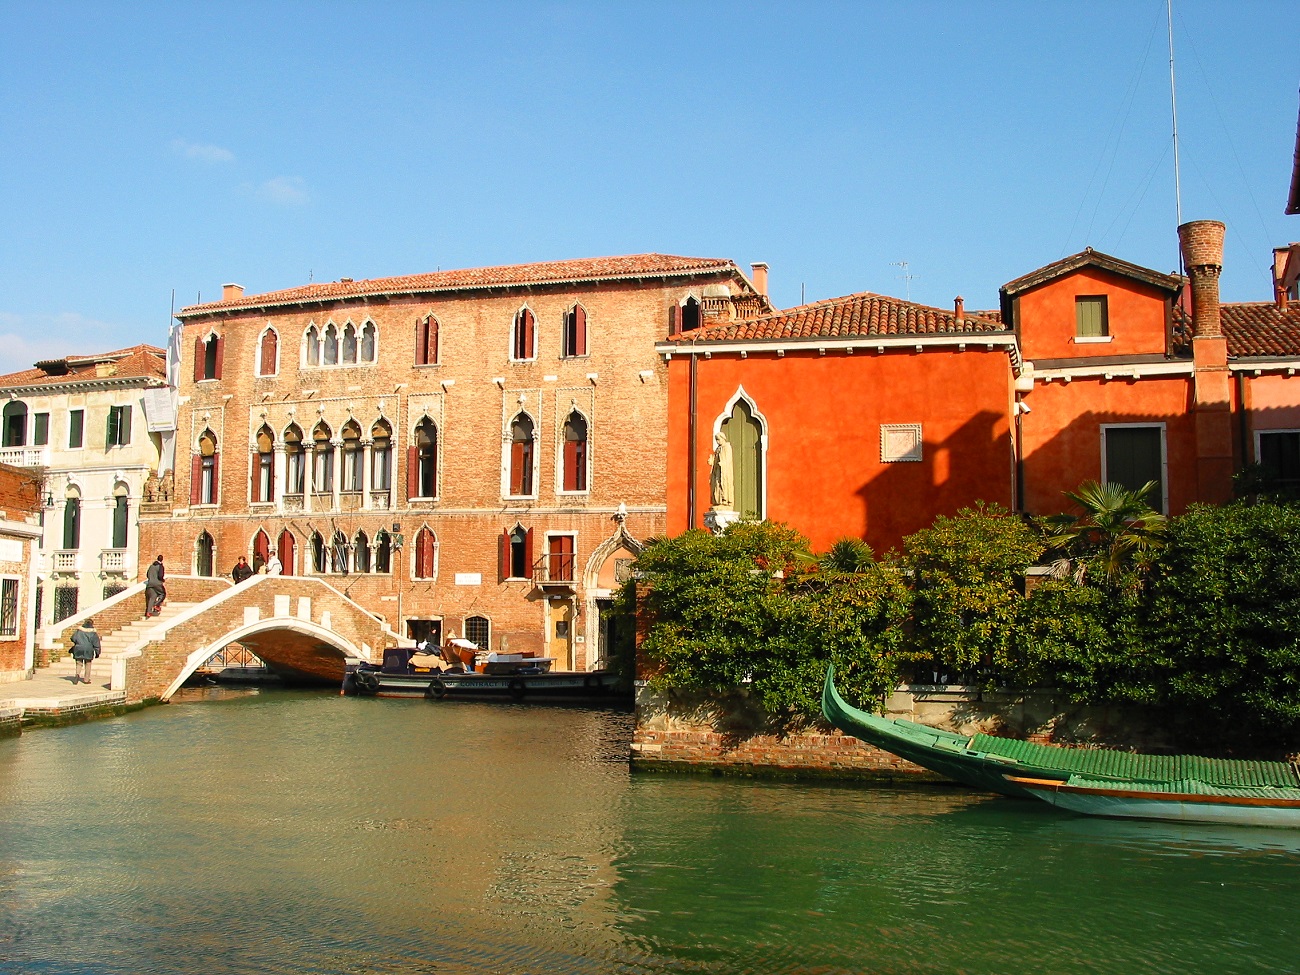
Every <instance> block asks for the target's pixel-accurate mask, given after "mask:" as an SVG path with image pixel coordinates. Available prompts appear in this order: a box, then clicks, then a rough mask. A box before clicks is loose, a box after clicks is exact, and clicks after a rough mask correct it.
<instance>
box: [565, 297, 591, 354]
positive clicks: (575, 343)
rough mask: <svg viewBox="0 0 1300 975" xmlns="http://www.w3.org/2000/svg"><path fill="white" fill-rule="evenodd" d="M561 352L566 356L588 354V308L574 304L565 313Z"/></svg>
mask: <svg viewBox="0 0 1300 975" xmlns="http://www.w3.org/2000/svg"><path fill="white" fill-rule="evenodd" d="M560 354H561V355H562V356H565V357H572V356H581V355H586V354H587V310H586V309H585V308H583V307H582V306H581V305H574V306H573V307H572V308H570V309H569V310H568V311H567V312H565V314H564V342H563V348H562V349H561V350H560Z"/></svg>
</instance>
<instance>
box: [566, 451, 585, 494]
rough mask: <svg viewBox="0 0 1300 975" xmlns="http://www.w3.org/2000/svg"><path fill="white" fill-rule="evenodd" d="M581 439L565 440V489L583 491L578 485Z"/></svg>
mask: <svg viewBox="0 0 1300 975" xmlns="http://www.w3.org/2000/svg"><path fill="white" fill-rule="evenodd" d="M579 443H580V441H577V440H566V441H564V490H566V491H581V490H582V488H581V487H580V486H579V485H578V457H579V450H578V446H579Z"/></svg>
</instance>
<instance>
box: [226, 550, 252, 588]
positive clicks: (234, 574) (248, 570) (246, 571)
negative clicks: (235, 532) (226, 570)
mask: <svg viewBox="0 0 1300 975" xmlns="http://www.w3.org/2000/svg"><path fill="white" fill-rule="evenodd" d="M252 576H253V567H252V566H251V565H249V564H248V559H246V558H244V557H243V556H242V555H241V556H240V557H239V561H238V562H236V563H235V567H234V568H233V569H231V570H230V578H232V579H234V580H235V585H239V584H240V583H241V582H243V581H244V580H245V579H250V578H252Z"/></svg>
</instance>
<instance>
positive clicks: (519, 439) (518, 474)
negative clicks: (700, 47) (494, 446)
mask: <svg viewBox="0 0 1300 975" xmlns="http://www.w3.org/2000/svg"><path fill="white" fill-rule="evenodd" d="M510 493H511V495H513V496H515V497H526V496H530V495H532V493H533V420H532V417H530V416H529V415H528V414H527V413H520V414H519V415H518V416H516V417H515V418H514V419H513V420H512V421H510Z"/></svg>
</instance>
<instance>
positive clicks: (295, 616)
mask: <svg viewBox="0 0 1300 975" xmlns="http://www.w3.org/2000/svg"><path fill="white" fill-rule="evenodd" d="M143 614H144V586H143V584H138V585H135V586H131V587H130V588H129V589H127V590H125V591H124V592H121V593H118V594H117V595H116V596H114V597H113V598H112V599H109V600H105V601H104V602H102V603H100V604H99V605H97V606H93V607H90V608H89V609H87V610H85V611H84V612H81V613H78V614H77V615H75V616H71V617H69V618H68V619H66V620H62V621H61V622H60V623H59V624H58V625H57V628H56V627H46V628H45V630H43V631H42V638H41V647H42V651H43V656H46V658H47V659H48V655H49V654H50V653H51V652H57V651H59V650H60V649H62V648H65V647H67V646H68V644H69V642H70V640H71V637H72V631H73V630H75V629H76V628H77V627H78V626H80V625H81V621H82V620H83V619H85V618H86V617H87V616H93V617H94V618H95V628H96V630H97V631H98V632H99V634H100V637H101V639H102V641H103V643H104V656H106V657H109V658H110V659H111V660H112V661H113V677H112V685H111V686H112V688H113V689H114V690H125V691H126V700H127V703H128V704H131V703H136V702H140V701H148V700H160V701H166V700H168V699H170V698H171V696H172V694H174V693H175V692H176V690H177V689H178V688H179V687H180V686H181V684H182V683H184V682H185V680H186V678H188V677H189V676H190V675H191V674H193V673H194V671H195V670H196V669H197V668H198V667H199V666H200V665H202V664H203V663H204V662H205V661H207V660H208V659H209V658H210V657H211V656H212V655H213V654H214V653H216V652H217V651H219V650H221V649H222V648H223V647H225V646H226V645H227V644H231V643H239V644H241V645H243V646H245V647H247V648H248V649H249V650H251V651H252V652H253V653H255V654H257V656H258V657H260V658H261V659H262V661H263V662H264V663H266V665H267V666H268V667H270V668H271V669H273V670H274V671H276V672H277V673H279V674H281V675H283V676H285V677H288V678H297V679H313V680H324V681H336V682H338V683H339V684H342V681H343V670H344V666H345V661H346V660H347V659H348V658H358V659H361V660H369V661H375V662H377V661H379V660H381V659H382V658H383V652H384V649H385V648H386V647H390V646H393V645H395V644H396V643H397V642H398V636H397V634H396V633H394V632H393V631H392V630H390V629H389V628H388V626H387V625H386V624H385V623H383V622H381V621H380V620H379V619H377V618H376V617H375V616H373V615H372V614H371V613H369V612H367V611H366V610H365V609H364V608H363V607H361V606H360V605H358V604H357V603H354V602H353V601H352V600H351V599H349V598H348V597H347V596H345V595H343V593H341V592H339V591H338V590H337V589H335V588H334V587H333V586H331V585H330V584H329V583H327V582H325V581H324V580H322V579H317V578H311V577H304V576H264V575H258V576H253V577H252V578H251V579H249V580H248V581H247V582H244V583H241V584H240V585H238V586H236V585H234V584H233V583H230V582H227V581H226V580H224V579H210V578H197V577H169V578H168V579H167V606H166V608H165V610H164V613H163V615H162V616H161V617H157V618H155V619H152V620H144V619H143V618H142V617H143Z"/></svg>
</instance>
